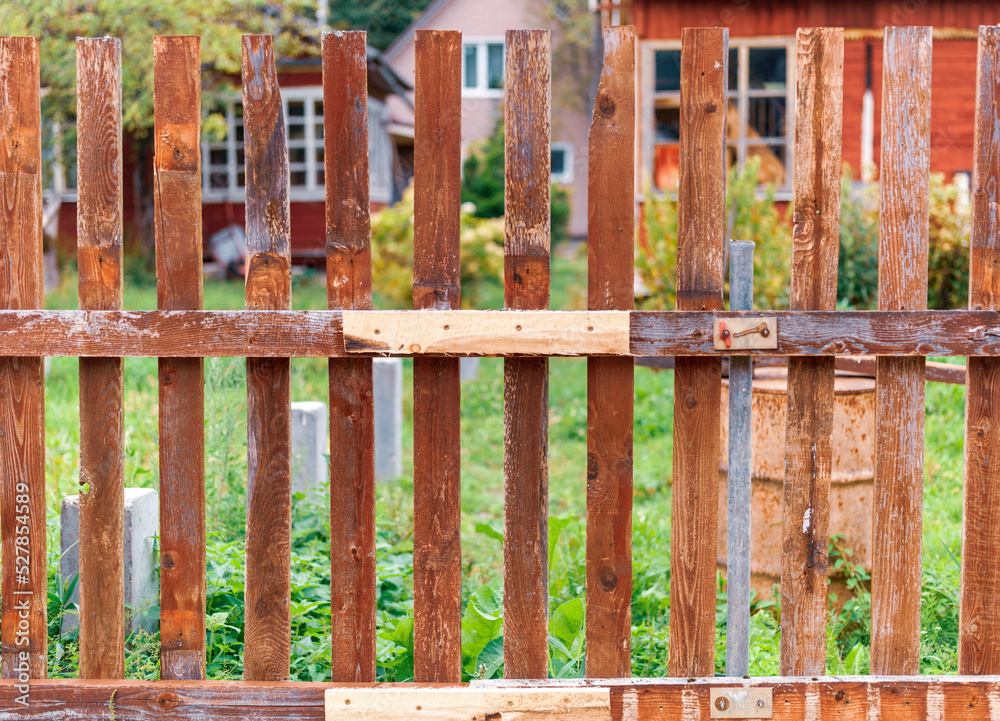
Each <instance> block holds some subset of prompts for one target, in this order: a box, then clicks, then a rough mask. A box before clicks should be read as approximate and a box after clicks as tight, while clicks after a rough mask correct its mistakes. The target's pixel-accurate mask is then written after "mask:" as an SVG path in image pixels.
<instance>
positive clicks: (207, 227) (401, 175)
mask: <svg viewBox="0 0 1000 721" xmlns="http://www.w3.org/2000/svg"><path fill="white" fill-rule="evenodd" d="M206 72H210V71H208V70H206ZM278 78H279V83H280V85H281V100H282V104H283V106H284V108H283V109H284V114H285V128H286V131H287V137H288V155H289V171H290V182H291V191H290V201H291V221H292V228H291V230H292V238H291V243H292V258H293V261H297V262H309V261H311V260H312V261H317V262H318V261H319V260H320V259H322V258H323V257H324V256H325V252H326V251H325V248H326V211H325V207H324V183H323V181H324V178H323V86H322V80H323V78H322V66H321V59H320V58H319V57H312V58H302V59H287V58H286V59H280V60H279V61H278ZM233 82H234V84H235V86H236V88H238V87H239V83H240V79H239V78H233ZM411 89H412V87H411V86H410V85H409V83H407V82H406V81H405V80H403V79H402V78H400V77H399V76H398V75H397V74H396V73H395V71H393V70H392V68H391V67H390V66H389V65H388V63H386V62H385V61H384V60H383V58H382V55H381V54H380V53H379V52H378V51H377V50H375V49H374V48H371V47H369V48H368V162H369V178H370V183H371V195H370V201H371V207H372V210H378V209H380V208H383V207H385V206H387V205H391V204H392V203H393V202H395V201H396V200H398V199H399V197H400V196H401V194H402V191H403V189H405V187H406V184H407V182H408V181H409V178H410V176H412V157H413V127H412V123H411V124H409V125H407V124H406V123H405V122H404V123H400V122H397V121H396V120H395V119H394V118H393V117H392V116H391V115H390V111H389V109H388V107H387V105H386V99H387V98H388V97H389V96H390V95H393V94H399V95H403V94H404V93H405V92H406V91H407V90H411ZM242 109H243V106H242V101H241V99H240V93H239V90H238V89H237V90H235V91H234V93H233V100H232V102H231V103H230V104H229V106H228V107H227V109H226V121H227V126H228V132H227V134H226V137H224V138H221V139H219V140H217V141H214V142H207V141H205V142H202V220H203V223H202V226H203V230H204V237H205V243H206V257H209V256H210V253H209V252H208V243H209V239H210V238H211V237H212V235H213V234H215V233H217V232H219V231H220V230H222V229H223V228H226V227H227V226H230V225H233V224H235V225H239V226H243V224H244V215H245V213H244V198H245V188H244V172H243V117H242V116H243V113H242ZM144 148H149V149H148V151H147V150H144ZM151 154H152V146H151V144H145V145H143V144H140V143H138V142H135V141H134V140H132V141H130V140H129V139H126V141H125V144H124V152H123V178H124V181H125V182H124V186H125V187H124V188H123V219H124V225H125V231H126V236H128V235H129V234H130V233H131V234H142V233H147V234H150V237H151V233H152V230H151V228H152V225H151V223H150V222H149V221H148V219H149V217H151V216H150V213H151V210H152V209H151V203H152V196H151V195H148V194H147V195H148V197H146V198H145V200H144V199H143V193H142V190H141V188H142V187H143V186H145V187H146V188H149V187H150V183H151V179H152V167H153V163H152V157H151ZM144 156H145V157H144ZM53 176H54V185H55V189H54V190H55V193H56V194H58V196H60V197H61V200H62V203H61V205H60V208H59V217H58V222H57V228H58V230H57V237H58V239H59V243H60V245H61V246H62V248H63V249H64V250H65V251H68V252H70V253H73V252H75V238H76V173H75V168H74V167H73V166H72V164H67V167H66V168H65V169H62V170H58V169H57V172H55V173H53ZM144 205H145V206H148V207H142V206H144ZM54 225H55V224H54Z"/></svg>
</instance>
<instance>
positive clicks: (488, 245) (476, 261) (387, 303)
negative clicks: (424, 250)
mask: <svg viewBox="0 0 1000 721" xmlns="http://www.w3.org/2000/svg"><path fill="white" fill-rule="evenodd" d="M459 222H460V238H459V243H460V258H461V265H462V276H461V278H462V307H463V308H471V307H478V306H480V305H481V304H482V298H483V296H484V295H489V294H490V291H491V286H492V287H493V288H499V289H501V291H502V288H503V237H504V236H503V221H502V220H497V219H483V218H478V217H476V216H474V215H472V214H470V213H467V212H465V210H463V211H462V212H461V215H460V219H459ZM372 285H373V290H374V293H375V295H376V297H377V303H378V305H379V306H380V307H383V308H412V307H413V188H410V189H408V190H407V191H406V193H404V194H403V199H402V200H401V201H400V202H399V203H397V204H396V205H394V206H393V207H391V208H386V209H385V210H382V211H380V212H378V213H376V214H375V215H373V216H372Z"/></svg>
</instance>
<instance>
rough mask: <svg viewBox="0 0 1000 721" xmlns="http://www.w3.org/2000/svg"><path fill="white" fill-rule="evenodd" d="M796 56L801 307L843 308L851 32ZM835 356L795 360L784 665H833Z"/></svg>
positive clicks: (813, 41)
mask: <svg viewBox="0 0 1000 721" xmlns="http://www.w3.org/2000/svg"><path fill="white" fill-rule="evenodd" d="M797 47H798V50H797V57H796V63H795V68H796V79H797V82H796V89H795V93H796V96H795V98H796V108H795V199H794V203H793V208H792V287H791V289H792V292H791V298H790V307H791V309H792V310H793V311H795V310H830V311H832V310H834V309H835V308H836V307H837V257H838V254H839V250H840V176H841V172H842V170H841V162H840V161H841V155H840V147H841V136H842V126H843V85H844V31H843V30H842V29H840V28H822V29H809V30H800V31H799V33H798V46H797ZM834 370H835V369H834V359H833V358H831V357H824V358H789V359H788V416H787V421H786V433H785V485H784V493H783V498H782V519H785V521H786V522H784V525H783V527H782V535H783V539H782V558H781V658H780V663H779V665H780V669H781V673H782V674H783V675H786V676H811V675H817V674H822V673H823V671H824V670H825V669H826V604H827V587H826V582H827V544H828V535H829V533H828V529H829V519H830V474H831V472H832V463H833V381H834Z"/></svg>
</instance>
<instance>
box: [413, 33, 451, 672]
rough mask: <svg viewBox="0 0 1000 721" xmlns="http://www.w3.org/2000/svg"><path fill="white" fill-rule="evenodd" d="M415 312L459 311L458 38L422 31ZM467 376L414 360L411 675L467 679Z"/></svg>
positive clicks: (445, 364)
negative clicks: (463, 456)
mask: <svg viewBox="0 0 1000 721" xmlns="http://www.w3.org/2000/svg"><path fill="white" fill-rule="evenodd" d="M415 51H416V94H415V103H416V107H415V109H414V141H413V142H414V155H415V160H414V175H413V190H414V198H413V307H414V309H427V308H433V309H438V310H446V309H457V308H459V306H460V295H461V268H460V265H459V237H460V229H459V206H460V205H461V202H462V198H461V185H462V176H461V160H462V34H461V33H460V32H457V31H446V30H442V31H438V30H417V32H416V41H415ZM461 397H462V389H461V377H460V373H459V359H458V358H415V359H414V361H413V418H414V424H413V676H414V680H415V681H441V682H446V681H451V682H457V681H461V679H462V534H461V520H462V517H461V515H462V514H461V424H460V414H459V411H460V408H461Z"/></svg>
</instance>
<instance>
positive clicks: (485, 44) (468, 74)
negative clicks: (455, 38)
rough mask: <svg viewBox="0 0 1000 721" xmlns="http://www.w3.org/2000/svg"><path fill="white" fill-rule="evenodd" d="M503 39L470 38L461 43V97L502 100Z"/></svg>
mask: <svg viewBox="0 0 1000 721" xmlns="http://www.w3.org/2000/svg"><path fill="white" fill-rule="evenodd" d="M503 72H504V41H503V38H472V39H468V40H466V41H465V42H463V43H462V95H464V96H466V97H473V98H502V97H503Z"/></svg>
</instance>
